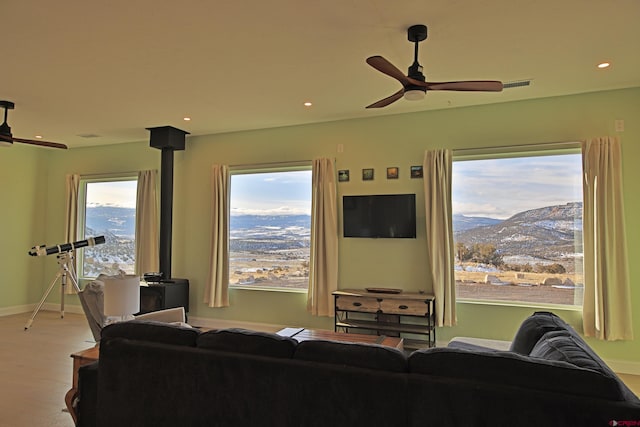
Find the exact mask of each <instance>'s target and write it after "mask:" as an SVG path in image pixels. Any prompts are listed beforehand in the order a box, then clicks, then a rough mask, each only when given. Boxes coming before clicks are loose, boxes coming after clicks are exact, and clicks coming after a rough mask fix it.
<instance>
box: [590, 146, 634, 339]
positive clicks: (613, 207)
mask: <svg viewBox="0 0 640 427" xmlns="http://www.w3.org/2000/svg"><path fill="white" fill-rule="evenodd" d="M582 168H583V187H582V189H583V201H584V205H583V206H584V207H583V234H584V237H583V240H584V242H583V245H584V302H583V310H582V315H583V327H584V333H585V335H586V336H590V337H595V338H597V339H600V340H608V341H613V340H631V339H633V329H632V319H631V291H630V288H629V273H628V266H627V246H626V233H625V221H624V200H623V191H622V160H621V149H620V142H619V140H618V138H615V137H603V138H596V139H591V140H588V141H585V142H584V143H583V144H582Z"/></svg>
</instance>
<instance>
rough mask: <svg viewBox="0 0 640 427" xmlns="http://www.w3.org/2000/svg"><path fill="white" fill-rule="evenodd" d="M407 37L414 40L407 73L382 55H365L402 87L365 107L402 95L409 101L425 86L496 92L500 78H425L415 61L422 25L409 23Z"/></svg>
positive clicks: (422, 92) (421, 93) (384, 103)
mask: <svg viewBox="0 0 640 427" xmlns="http://www.w3.org/2000/svg"><path fill="white" fill-rule="evenodd" d="M407 37H408V39H409V41H411V42H414V43H415V47H414V59H413V64H411V66H410V67H409V73H408V75H406V76H405V75H404V73H402V71H400V70H399V69H398V68H396V67H395V66H394V65H393V64H391V63H390V62H389V61H387V60H386V59H384V58H383V57H382V56H377V55H376V56H371V57H369V58H367V64H369V65H371V66H372V67H373V68H375V69H376V70H378V71H380V72H381V73H384V74H386V75H388V76H389V77H393V78H394V79H396V80H398V81H399V82H400V84H402V89H400V90H399V91H397V92H396V93H394V94H393V95H391V96H389V97H387V98H384V99H381V100H380V101H378V102H374V103H373V104H371V105H368V106H367V108H381V107H386V106H387V105H389V104H391V103H393V102H395V101H397V100H398V99H400V98H402V97H403V96H404V98H405V99H407V100H410V101H418V100H421V99H423V98H424V96H425V94H426V93H427V91H428V90H456V91H480V92H500V91H502V82H499V81H495V80H470V81H461V82H438V83H435V82H427V81H425V80H426V79H425V77H424V74H422V65H420V64H419V63H418V43H420V42H421V41H423V40H425V39H426V38H427V27H426V25H412V26H411V27H409V29H408V30H407Z"/></svg>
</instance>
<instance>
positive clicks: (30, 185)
mask: <svg viewBox="0 0 640 427" xmlns="http://www.w3.org/2000/svg"><path fill="white" fill-rule="evenodd" d="M639 99H640V88H634V89H626V90H617V91H608V92H598V93H589V94H581V95H573V96H565V97H556V98H547V99H540V100H533V101H521V102H510V103H503V104H493V105H488V106H479V107H468V108H457V109H447V110H439V111H431V112H423V113H412V114H402V115H389V116H383V117H375V118H368V119H355V120H346V121H338V122H331V123H322V124H312V125H305V126H293V127H285V128H277V129H265V130H258V131H247V132H237V133H228V134H219V135H209V136H193V137H189V138H188V140H187V149H186V150H185V151H181V152H176V154H175V176H174V178H175V182H174V191H175V194H174V226H173V246H174V250H173V267H172V273H173V276H174V277H185V278H188V279H189V280H190V284H191V297H190V298H191V300H190V304H191V312H190V315H191V316H195V317H205V318H215V319H221V320H228V321H234V320H235V321H246V322H263V323H267V324H274V325H278V324H280V325H291V326H294V325H296V326H307V327H326V328H332V326H333V320H332V319H328V318H316V317H312V316H310V315H308V314H307V313H306V309H305V307H306V299H305V295H304V294H299V293H283V292H264V291H250V290H231V291H230V299H231V304H232V305H231V307H228V308H223V309H212V308H208V307H206V305H205V304H203V303H202V299H203V294H204V286H205V283H206V280H207V272H208V265H209V263H208V260H207V259H208V256H209V247H210V242H209V235H210V224H209V215H210V211H211V210H210V202H211V199H210V197H209V191H210V184H209V178H210V168H211V165H212V164H214V163H224V164H229V165H238V164H253V163H269V162H286V161H298V160H310V159H313V158H316V157H321V156H326V157H332V158H335V159H336V169H349V170H350V171H351V181H350V182H346V183H339V184H338V191H339V196H342V195H343V194H360V193H385V192H389V193H391V192H416V193H417V195H418V218H419V220H420V219H423V218H424V208H423V205H424V201H423V199H422V197H421V193H422V185H423V182H422V180H420V179H410V178H409V167H410V166H412V165H420V164H421V163H422V159H423V155H424V151H425V150H426V149H430V148H440V147H448V148H453V149H456V148H470V147H486V146H500V145H512V144H527V143H539V142H556V141H577V140H581V139H586V138H591V137H597V136H604V135H616V134H617V135H619V136H620V137H621V140H622V146H623V154H624V166H623V168H624V169H623V174H624V180H625V183H626V187H625V189H624V194H625V203H626V209H625V215H626V220H627V232H628V236H629V238H628V240H629V257H630V261H631V262H630V275H631V283H632V288H633V289H632V304H633V307H634V309H638V308H640V289H639V288H638V286H640V285H638V279H640V266H639V265H638V263H635V262H633V260H634V259H637V258H638V257H639V256H640V245H638V244H637V242H636V237H637V236H638V232H639V230H638V228H639V227H640V220H638V219H636V216H635V215H634V213H635V212H637V211H638V210H639V209H640V197H639V196H638V192H637V191H636V190H635V189H634V185H635V183H636V182H638V181H639V180H640V168H638V167H637V165H636V163H637V159H640V130H639V129H638V126H637V124H636V123H635V122H633V118H634V117H638V116H640V103H639V102H638V100H639ZM424 102H428V99H426V100H425V101H424ZM250 119H251V118H250V117H248V118H247V120H250ZM617 119H623V120H625V131H624V132H620V133H616V132H615V129H614V120H617ZM176 126H177V127H180V125H176ZM338 145H341V146H342V148H343V150H342V151H341V152H339V151H338ZM14 148H15V147H14ZM38 153H39V152H38ZM0 154H3V153H2V152H0ZM12 154H13V152H12ZM20 154H21V153H20ZM47 154H48V156H47V157H46V163H47V166H46V168H44V170H46V179H45V181H46V185H45V188H43V185H42V184H41V181H42V180H39V179H36V178H33V177H32V176H31V174H29V173H28V172H24V173H23V172H22V169H20V170H19V171H20V176H23V175H24V176H25V181H26V182H27V183H26V184H25V183H23V182H21V183H20V184H19V185H20V188H21V189H22V190H20V191H22V192H26V193H28V194H30V196H28V197H27V198H28V199H29V200H22V198H24V197H25V196H24V195H23V194H22V193H21V192H20V191H18V190H5V188H4V187H3V189H2V193H0V194H1V195H2V196H3V199H5V200H6V199H7V198H16V199H20V202H21V204H20V212H21V215H22V212H23V210H25V211H28V212H29V217H28V218H22V217H19V218H13V219H15V220H16V222H15V223H17V224H19V225H20V227H16V228H23V227H24V228H29V227H31V228H34V229H35V230H36V231H37V232H39V233H40V235H44V238H45V241H46V242H47V243H57V242H58V241H59V240H60V239H61V238H62V237H63V232H64V225H63V224H64V203H63V194H64V175H65V173H69V172H75V173H80V174H98V173H106V172H118V171H132V170H139V169H146V168H159V164H160V152H159V151H158V150H155V149H152V148H150V147H149V146H148V141H142V142H137V143H131V144H124V145H112V146H103V147H97V148H82V149H72V150H68V151H67V152H62V151H56V152H51V150H47ZM24 156H25V158H24V159H18V160H14V161H10V162H9V164H8V166H9V168H13V170H14V171H16V169H18V167H17V166H15V164H14V163H13V162H17V161H20V162H21V163H22V162H25V163H29V162H31V163H30V165H29V167H30V168H36V166H34V164H37V163H39V162H38V160H41V159H40V158H39V154H37V153H32V152H29V153H27V154H25V155H24ZM2 161H5V159H0V162H2ZM0 165H2V164H1V163H0ZM389 166H397V167H399V168H400V178H399V179H397V180H387V179H386V176H385V170H386V168H387V167H389ZM368 167H371V168H374V169H375V172H376V177H375V179H374V180H373V181H367V182H363V181H362V180H361V179H360V171H361V169H362V168H368ZM3 173H4V171H3ZM38 173H40V172H38ZM14 181H15V180H14ZM3 182H6V181H3ZM5 191H7V192H8V193H5ZM45 193H46V194H48V197H45V196H44V194H45ZM36 196H39V197H36ZM41 198H44V199H46V200H47V202H46V205H45V208H46V209H45V211H44V212H42V213H41V212H40V211H39V210H38V207H39V205H38V203H40V202H38V201H39V200H40V199H41ZM32 199H35V200H32ZM4 214H5V213H3V215H4ZM38 221H43V222H44V223H45V229H44V231H43V230H40V229H39V228H38V225H37V224H38V223H39V222H38ZM419 222H420V223H422V222H423V221H419ZM3 224H7V222H3ZM12 224H13V222H12ZM5 227H6V225H5ZM12 231H14V230H12ZM16 232H17V231H16ZM40 235H38V234H36V235H35V236H34V235H32V234H30V235H27V236H23V235H22V234H20V236H16V238H22V239H23V240H25V241H26V248H27V249H28V247H29V246H31V245H32V243H33V239H34V238H35V237H40ZM36 240H37V239H36ZM14 243H15V244H16V247H18V249H20V251H14V250H9V251H8V253H7V255H6V257H3V261H2V262H3V263H5V262H6V259H5V258H8V259H9V260H11V262H12V263H13V260H15V263H16V264H18V265H16V266H15V270H16V272H15V273H14V275H15V279H18V283H17V284H16V285H15V286H16V287H17V288H19V289H20V288H23V287H27V286H30V285H27V284H25V283H24V281H25V280H27V279H28V274H29V273H28V272H26V271H24V270H25V269H27V263H26V261H32V260H29V259H24V258H28V257H26V256H24V255H20V254H22V252H21V250H23V247H24V243H25V242H21V241H19V240H16V241H15V242H14ZM3 246H4V245H3ZM3 250H4V248H3ZM339 250H340V253H339V261H340V264H339V265H340V267H339V268H340V271H339V279H340V287H341V288H347V287H365V286H374V285H375V286H386V287H401V288H404V289H406V290H419V289H426V290H430V288H431V283H430V281H429V279H428V277H429V271H428V269H427V267H426V265H425V263H424V261H423V260H424V259H425V258H426V238H425V230H424V225H422V224H421V225H420V226H419V227H418V238H417V239H415V240H409V241H407V240H404V239H399V240H385V239H379V240H368V239H341V240H340V244H339ZM20 257H22V258H23V259H20ZM39 261H41V260H39ZM43 263H45V264H46V268H45V273H44V276H50V275H51V276H52V275H54V274H55V272H56V267H57V266H56V264H55V262H53V260H45V261H43ZM13 267H14V266H12V268H13ZM22 292H24V291H22ZM14 293H15V294H16V295H15V296H14V297H13V298H14V300H13V301H15V302H6V301H5V298H3V299H2V301H0V307H4V306H8V305H12V304H23V303H25V302H27V301H28V302H32V303H33V302H36V300H37V297H36V298H35V300H34V299H33V295H32V294H31V295H29V297H28V298H27V297H26V296H24V297H22V298H20V291H17V290H16V291H12V293H11V294H10V295H14ZM3 295H4V294H3ZM532 311H533V309H532V308H526V307H507V306H491V305H483V304H469V303H460V304H458V326H456V327H453V328H441V329H439V330H438V339H439V340H446V339H449V338H451V337H453V336H456V335H466V336H476V337H486V338H494V339H511V337H512V336H513V334H514V333H515V330H516V328H517V326H518V324H519V323H520V322H521V321H522V319H524V318H525V317H526V316H528V315H529V314H530V313H531V312H532ZM557 313H558V314H560V315H561V316H562V317H563V318H565V319H566V320H567V321H569V322H570V323H572V324H573V325H574V326H575V327H576V328H577V329H579V330H580V329H581V325H580V322H581V321H580V313H579V312H575V311H557ZM634 327H635V331H636V334H640V314H637V315H636V316H635V318H634ZM590 343H591V344H592V345H593V346H594V348H595V349H596V351H598V352H599V353H600V354H601V355H602V356H603V357H605V358H607V359H608V360H617V361H621V362H624V363H629V364H637V367H638V370H639V371H640V356H639V355H640V343H639V341H638V340H635V341H632V342H616V343H602V342H595V341H593V340H590ZM634 366H636V365H634Z"/></svg>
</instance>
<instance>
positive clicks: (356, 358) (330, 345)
mask: <svg viewBox="0 0 640 427" xmlns="http://www.w3.org/2000/svg"><path fill="white" fill-rule="evenodd" d="M294 359H297V360H308V361H313V362H323V363H331V364H334V365H342V366H353V367H358V368H367V369H376V370H379V371H388V372H407V358H406V356H405V355H404V353H403V352H402V351H400V350H398V349H395V348H391V347H385V346H382V345H376V344H361V343H350V342H338V341H322V340H311V341H302V342H301V343H299V344H298V347H297V348H296V352H295V355H294Z"/></svg>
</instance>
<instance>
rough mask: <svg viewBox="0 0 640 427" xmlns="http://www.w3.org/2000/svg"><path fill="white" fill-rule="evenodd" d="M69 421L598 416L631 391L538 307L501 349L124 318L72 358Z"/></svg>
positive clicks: (634, 404) (633, 415)
mask: <svg viewBox="0 0 640 427" xmlns="http://www.w3.org/2000/svg"><path fill="white" fill-rule="evenodd" d="M77 412H78V425H80V426H94V425H98V426H154V427H155V426H233V427H242V426H274V427H276V426H277V427H287V426H296V427H299V426H318V427H320V426H330V425H335V426H348V427H357V426H464V427H467V426H493V425H504V426H507V425H514V426H562V427H566V426H607V425H614V424H613V423H612V422H613V421H618V422H620V421H629V420H640V401H639V400H638V398H637V397H636V396H635V395H634V394H633V393H632V392H631V391H630V390H629V389H628V388H627V387H626V386H625V385H624V384H623V383H622V382H621V381H620V380H619V379H618V377H617V376H616V375H615V374H614V373H613V372H612V371H611V370H610V369H609V368H608V367H607V365H606V364H605V363H604V362H603V361H602V360H601V359H600V358H599V357H598V356H597V355H596V354H595V353H594V352H593V351H592V350H591V349H590V348H589V347H588V346H587V344H586V343H585V342H584V341H583V340H582V339H581V338H580V336H579V335H578V334H576V333H575V331H574V330H573V329H572V328H571V327H570V326H569V325H567V324H566V323H565V322H563V321H562V320H561V319H560V318H558V317H557V316H555V315H553V314H551V313H535V314H533V315H532V316H531V317H529V318H528V319H526V320H525V321H524V322H523V324H522V325H521V327H520V330H519V331H518V333H517V334H516V337H515V338H514V340H513V344H512V348H511V351H503V352H500V351H493V350H490V349H486V348H480V347H477V346H470V345H465V344H459V345H455V346H451V347H445V348H433V349H428V350H420V351H416V352H413V353H411V354H410V355H406V354H404V353H403V352H401V351H399V350H396V349H392V348H387V347H382V346H377V345H365V344H348V343H338V342H329V341H306V342H301V343H297V342H296V341H294V340H293V339H290V338H286V337H280V336H278V335H275V334H269V333H261V332H254V331H246V330H239V329H229V330H219V331H209V332H204V333H201V332H199V331H198V330H197V329H189V328H183V327H176V326H170V325H166V324H158V323H154V322H144V321H132V322H125V323H118V324H114V325H110V326H108V327H106V328H105V329H104V330H103V335H102V340H101V343H100V360H99V362H97V363H95V364H92V365H88V366H85V367H82V368H81V369H80V372H79V399H78V405H77Z"/></svg>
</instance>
